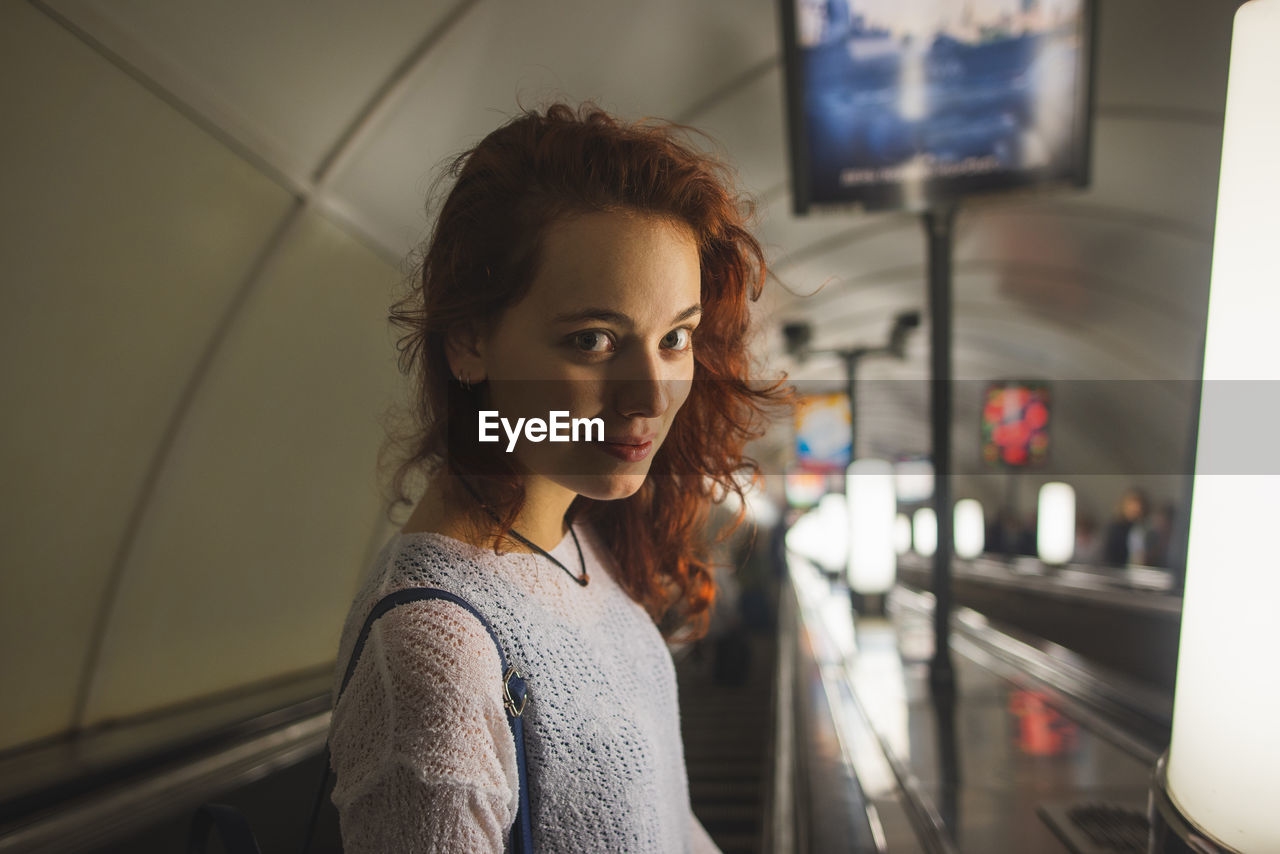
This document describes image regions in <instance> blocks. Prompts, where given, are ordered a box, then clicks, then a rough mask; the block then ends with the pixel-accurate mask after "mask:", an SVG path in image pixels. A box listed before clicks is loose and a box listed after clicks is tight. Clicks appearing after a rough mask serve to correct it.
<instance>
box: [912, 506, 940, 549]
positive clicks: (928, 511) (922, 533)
mask: <svg viewBox="0 0 1280 854" xmlns="http://www.w3.org/2000/svg"><path fill="white" fill-rule="evenodd" d="M911 540H912V542H913V543H914V544H915V549H916V554H918V555H920V556H921V557H933V553H934V552H936V551H937V550H938V516H937V514H935V513H934V512H933V508H932V507H921V508H920V509H919V510H917V511H916V512H915V515H914V516H913V517H912V519H911Z"/></svg>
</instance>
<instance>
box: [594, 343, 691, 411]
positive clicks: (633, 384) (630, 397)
mask: <svg viewBox="0 0 1280 854" xmlns="http://www.w3.org/2000/svg"><path fill="white" fill-rule="evenodd" d="M628 361H629V364H626V365H625V366H620V367H622V368H623V370H622V371H620V372H619V375H618V377H617V378H616V380H615V382H614V383H613V384H612V385H613V397H614V402H615V406H616V408H617V410H618V412H619V414H621V415H624V416H627V417H629V418H659V417H661V416H662V415H664V414H665V413H666V411H667V410H668V409H669V408H670V406H671V404H672V401H673V400H674V399H675V397H676V395H677V393H678V391H679V388H678V386H679V384H680V383H682V382H688V381H687V380H686V379H684V378H683V377H682V376H676V375H675V368H674V366H672V365H670V364H664V362H663V360H662V358H661V356H659V355H657V354H655V355H652V356H651V355H648V354H644V355H640V354H637V356H636V357H635V358H634V359H631V360H628Z"/></svg>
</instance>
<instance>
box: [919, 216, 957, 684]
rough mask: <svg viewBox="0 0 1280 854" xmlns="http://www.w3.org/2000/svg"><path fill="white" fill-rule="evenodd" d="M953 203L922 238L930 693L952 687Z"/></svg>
mask: <svg viewBox="0 0 1280 854" xmlns="http://www.w3.org/2000/svg"><path fill="white" fill-rule="evenodd" d="M954 222H955V208H954V207H953V206H950V205H948V206H945V207H938V208H935V209H932V210H929V211H926V212H925V214H924V228H925V235H926V237H927V238H928V269H929V317H930V323H929V328H930V351H929V366H930V373H931V377H930V390H931V395H930V402H931V406H930V408H931V410H932V411H931V412H930V421H931V424H932V429H933V471H934V479H933V480H934V488H933V507H934V513H935V514H936V515H937V520H938V548H937V551H935V552H934V555H933V596H934V608H933V634H934V653H933V663H932V665H931V666H930V669H929V684H930V685H931V686H932V688H933V691H934V693H935V694H944V693H945V694H951V693H953V692H954V690H955V669H954V668H953V666H952V663H951V646H950V642H949V638H950V628H951V553H952V551H953V549H954V547H955V535H954V534H953V533H952V528H953V527H954V522H953V519H952V514H951V249H952V225H953V224H954Z"/></svg>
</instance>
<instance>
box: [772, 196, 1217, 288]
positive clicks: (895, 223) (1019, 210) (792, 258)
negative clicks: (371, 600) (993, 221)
mask: <svg viewBox="0 0 1280 854" xmlns="http://www.w3.org/2000/svg"><path fill="white" fill-rule="evenodd" d="M961 213H962V214H966V215H968V214H974V215H977V216H984V215H989V214H995V215H997V216H998V215H1001V214H1005V213H1016V214H1017V215H1019V216H1025V215H1028V214H1030V215H1032V216H1065V217H1071V216H1076V217H1079V216H1085V217H1090V218H1094V219H1104V220H1109V221H1112V222H1119V223H1123V224H1125V225H1130V226H1133V227H1135V228H1144V229H1148V230H1150V231H1156V232H1162V233H1166V234H1173V235H1177V236H1178V237H1182V238H1186V239H1188V240H1191V241H1194V242H1197V243H1203V244H1209V245H1212V243H1213V231H1212V229H1206V228H1201V227H1198V226H1196V225H1194V224H1193V223H1189V222H1185V221H1183V220H1178V219H1174V218H1173V217H1162V216H1157V215H1155V214H1144V213H1140V212H1137V211H1127V210H1124V209H1123V208H1116V207H1112V206H1109V205H1099V204H1094V203H1091V202H1075V201H1069V202H1062V203H1059V204H1054V206H1053V207H1050V208H1038V209H1037V208H1035V207H1032V206H1030V205H1026V206H1023V205H1019V206H1003V207H995V206H978V207H973V208H969V209H964V208H962V209H961ZM889 216H891V215H887V214H886V215H880V216H876V217H875V218H874V220H880V221H881V222H880V223H876V222H875V221H874V220H872V222H871V223H870V224H868V225H866V226H864V227H860V228H852V229H849V230H847V231H843V232H839V233H838V234H835V235H829V236H827V237H823V238H820V239H818V240H815V241H813V242H811V243H806V244H804V245H803V246H801V247H800V248H798V249H796V250H795V251H793V252H788V253H787V254H786V257H785V258H783V259H782V260H780V261H777V262H775V263H773V264H771V265H770V272H774V273H776V272H777V271H779V270H786V269H787V268H788V267H791V266H794V265H796V264H798V263H801V262H802V261H809V260H812V259H813V258H817V257H821V256H822V255H826V254H828V253H830V252H837V251H839V250H841V249H844V248H846V247H848V246H850V245H852V244H854V243H857V242H858V241H860V240H863V239H865V238H869V237H881V236H884V235H886V234H890V233H892V232H895V231H899V230H902V229H906V228H915V227H917V225H918V223H916V221H915V219H914V217H912V218H911V219H902V218H901V217H900V216H894V217H893V218H892V219H890V218H889ZM869 219H870V218H869ZM810 296H811V295H810Z"/></svg>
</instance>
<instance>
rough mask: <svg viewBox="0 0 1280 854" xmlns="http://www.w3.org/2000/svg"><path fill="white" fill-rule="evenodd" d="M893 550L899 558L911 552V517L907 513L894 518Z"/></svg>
mask: <svg viewBox="0 0 1280 854" xmlns="http://www.w3.org/2000/svg"><path fill="white" fill-rule="evenodd" d="M893 550H894V551H895V552H897V553H898V556H899V557H901V556H902V555H904V554H906V553H907V552H909V551H911V517H910V516H908V515H907V514H906V513H899V514H898V515H897V516H895V517H893Z"/></svg>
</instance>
